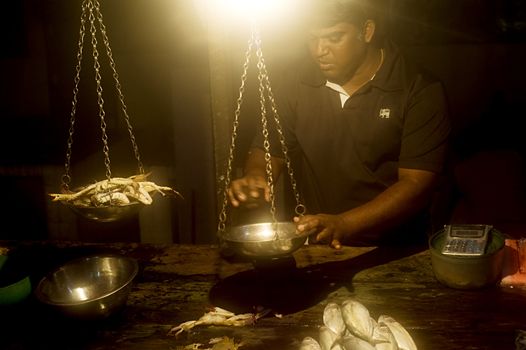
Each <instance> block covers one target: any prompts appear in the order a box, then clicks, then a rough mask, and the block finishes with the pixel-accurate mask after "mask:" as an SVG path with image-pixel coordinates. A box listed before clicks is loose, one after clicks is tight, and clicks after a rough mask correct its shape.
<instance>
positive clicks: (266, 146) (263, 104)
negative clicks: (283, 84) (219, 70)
mask: <svg viewBox="0 0 526 350" xmlns="http://www.w3.org/2000/svg"><path fill="white" fill-rule="evenodd" d="M252 32H253V33H254V36H255V43H256V56H257V58H258V62H257V68H258V81H259V102H260V108H261V126H262V133H263V148H264V149H265V171H266V175H267V185H268V188H269V194H270V214H271V215H272V222H273V223H274V224H275V226H276V227H277V221H276V200H275V195H274V174H273V171H272V156H271V154H270V141H269V132H268V123H267V109H266V102H267V99H266V97H265V91H266V86H265V78H264V74H263V72H264V70H263V67H264V65H265V62H264V61H263V51H262V50H261V38H260V35H259V30H258V28H257V27H256V26H255V24H253V26H252ZM274 234H277V231H276V228H275V229H274Z"/></svg>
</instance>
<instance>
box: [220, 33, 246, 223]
mask: <svg viewBox="0 0 526 350" xmlns="http://www.w3.org/2000/svg"><path fill="white" fill-rule="evenodd" d="M253 42H254V35H252V36H251V37H250V39H249V41H248V48H247V50H246V53H245V63H244V64H243V74H242V75H241V85H240V86H239V95H238V98H237V105H236V110H235V113H234V123H233V127H232V136H231V141H230V151H229V156H228V163H227V170H226V174H225V183H224V193H223V196H224V197H223V204H222V207H221V212H220V214H219V223H218V227H217V230H218V232H219V233H222V232H224V231H225V229H226V220H227V212H226V211H227V207H228V188H229V187H230V181H231V179H230V178H231V174H232V163H233V161H234V149H235V147H236V138H237V128H238V126H239V115H240V114H241V105H242V104H243V95H244V93H245V84H246V81H247V75H248V67H249V64H250V56H251V54H252V45H253Z"/></svg>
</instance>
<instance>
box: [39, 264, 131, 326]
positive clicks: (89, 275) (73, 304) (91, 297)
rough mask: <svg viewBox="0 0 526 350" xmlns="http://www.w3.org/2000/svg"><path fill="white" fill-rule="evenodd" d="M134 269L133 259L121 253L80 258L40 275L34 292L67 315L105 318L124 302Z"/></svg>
mask: <svg viewBox="0 0 526 350" xmlns="http://www.w3.org/2000/svg"><path fill="white" fill-rule="evenodd" d="M138 270H139V269H138V264H137V261H136V260H135V259H132V258H128V257H124V256H119V255H96V256H88V257H84V258H80V259H77V260H73V261H70V262H68V263H66V264H64V265H63V266H61V267H59V268H58V269H56V270H55V271H53V272H51V273H49V274H48V275H47V276H46V277H44V278H43V279H42V280H41V281H40V282H39V283H38V285H37V287H36V289H35V296H36V297H37V299H38V300H39V301H41V302H43V303H44V304H47V305H50V306H52V307H53V308H55V309H56V310H58V311H60V312H61V313H63V314H65V315H67V316H72V317H75V318H83V319H93V318H105V317H108V316H110V315H111V314H113V313H114V312H116V311H118V310H120V309H121V308H122V307H124V306H125V304H126V300H127V298H128V295H129V293H130V290H131V287H132V281H133V279H134V278H135V276H136V275H137V272H138Z"/></svg>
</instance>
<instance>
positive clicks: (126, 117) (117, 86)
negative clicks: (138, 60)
mask: <svg viewBox="0 0 526 350" xmlns="http://www.w3.org/2000/svg"><path fill="white" fill-rule="evenodd" d="M94 3H95V12H96V14H97V19H98V21H99V27H100V31H101V34H102V39H103V41H104V46H105V47H106V54H107V56H108V60H109V62H110V67H111V70H112V72H113V80H115V89H116V90H117V93H118V94H119V100H120V102H121V107H122V112H123V114H124V120H125V121H126V125H127V127H128V133H129V135H130V140H131V144H132V147H133V152H134V154H135V159H136V160H137V167H138V169H139V174H144V167H143V164H142V162H141V155H140V153H139V147H138V146H137V142H136V141H135V135H134V134H133V127H132V125H131V122H130V117H129V115H128V111H127V107H126V103H124V95H123V93H122V86H121V84H120V82H119V75H118V74H117V68H116V64H115V61H114V59H113V54H112V51H111V48H110V41H109V39H108V35H107V34H106V26H105V25H104V23H103V21H102V13H101V11H100V4H99V1H98V0H94Z"/></svg>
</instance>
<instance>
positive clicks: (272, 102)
mask: <svg viewBox="0 0 526 350" xmlns="http://www.w3.org/2000/svg"><path fill="white" fill-rule="evenodd" d="M257 40H258V43H259V44H258V45H257V50H258V54H257V55H258V59H259V62H258V68H259V69H260V72H259V74H260V75H261V77H262V81H263V82H264V85H265V89H266V91H267V97H268V100H269V102H270V107H271V110H272V114H273V116H274V122H275V124H276V130H277V131H278V135H279V142H280V145H281V150H282V153H283V156H284V158H285V163H286V166H287V172H288V174H289V178H290V183H291V187H292V190H293V193H294V198H295V200H296V207H295V212H296V214H297V215H304V214H305V211H306V208H305V205H304V204H302V203H301V199H300V194H299V191H298V188H297V183H296V179H295V177H294V170H293V168H292V165H291V161H290V157H289V155H288V147H287V145H286V142H285V136H284V134H283V128H282V127H281V122H280V117H279V113H278V108H277V106H276V101H275V99H274V94H273V93H272V88H271V85H270V80H269V75H268V72H267V68H266V64H265V59H264V57H263V52H262V49H261V39H260V37H259V33H257ZM265 119H266V118H265ZM265 156H266V155H265Z"/></svg>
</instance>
